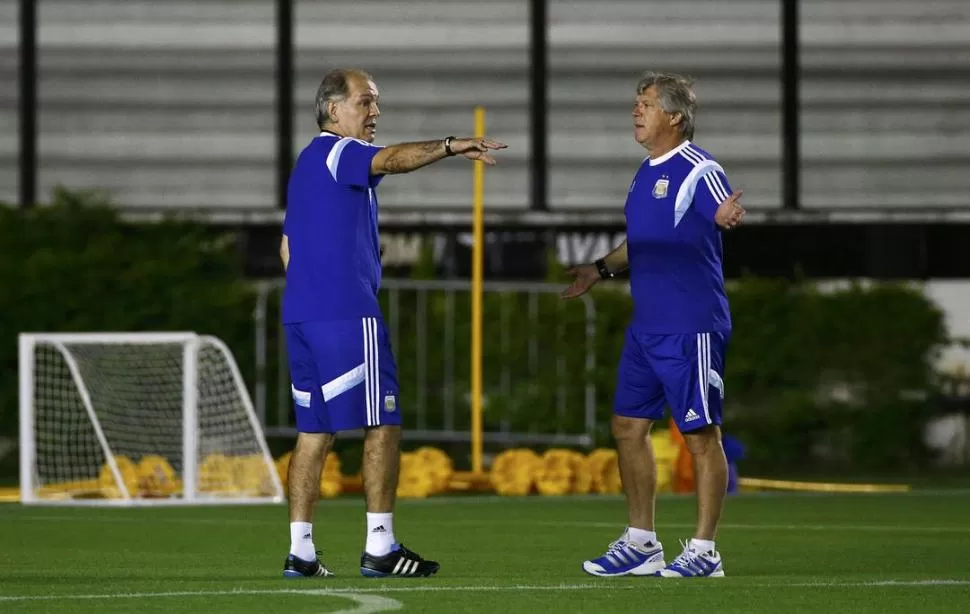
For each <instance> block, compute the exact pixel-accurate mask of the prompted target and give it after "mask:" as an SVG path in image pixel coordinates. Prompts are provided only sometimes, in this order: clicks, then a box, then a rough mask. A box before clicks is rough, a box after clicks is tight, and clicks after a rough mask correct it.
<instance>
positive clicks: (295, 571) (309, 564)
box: [283, 551, 335, 578]
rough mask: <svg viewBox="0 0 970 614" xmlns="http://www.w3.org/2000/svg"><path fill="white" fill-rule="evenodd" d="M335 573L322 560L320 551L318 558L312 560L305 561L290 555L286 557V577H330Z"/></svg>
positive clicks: (284, 569)
mask: <svg viewBox="0 0 970 614" xmlns="http://www.w3.org/2000/svg"><path fill="white" fill-rule="evenodd" d="M333 575H335V574H334V573H333V572H332V571H330V569H329V568H328V567H327V566H326V565H324V564H323V563H321V562H320V552H319V551H318V552H317V558H315V559H314V560H312V561H304V560H303V559H301V558H299V557H297V556H294V555H292V554H291V555H289V556H288V557H286V562H285V563H284V564H283V577H284V578H314V577H328V576H333Z"/></svg>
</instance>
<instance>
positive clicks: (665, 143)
mask: <svg viewBox="0 0 970 614" xmlns="http://www.w3.org/2000/svg"><path fill="white" fill-rule="evenodd" d="M686 140H687V139H686V138H685V137H684V135H682V134H671V135H670V136H669V137H668V138H665V139H662V140H661V141H660V142H659V143H655V144H654V145H652V146H650V147H647V151H648V152H650V159H651V160H656V159H657V158H660V157H663V156H665V155H666V154H668V153H670V152H671V151H673V150H674V149H677V148H678V147H680V146H681V145H682V144H683V143H684V141H686Z"/></svg>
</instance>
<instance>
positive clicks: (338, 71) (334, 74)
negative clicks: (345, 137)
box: [314, 68, 374, 130]
mask: <svg viewBox="0 0 970 614" xmlns="http://www.w3.org/2000/svg"><path fill="white" fill-rule="evenodd" d="M352 77H363V78H364V79H367V80H368V81H373V80H374V78H373V77H371V76H370V75H369V74H367V73H366V72H364V71H362V70H357V69H355V68H335V69H333V70H331V71H330V72H328V73H327V74H326V75H324V77H323V81H321V82H320V87H318V88H317V99H316V104H315V105H314V110H315V111H316V114H317V126H319V127H320V129H321V130H322V129H323V126H324V125H325V124H326V123H327V122H329V121H332V120H333V118H332V117H330V114H329V113H328V112H327V105H328V104H330V102H340V101H341V100H345V99H346V98H347V95H348V94H349V93H350V79H351V78H352Z"/></svg>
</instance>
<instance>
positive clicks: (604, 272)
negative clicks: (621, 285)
mask: <svg viewBox="0 0 970 614" xmlns="http://www.w3.org/2000/svg"><path fill="white" fill-rule="evenodd" d="M593 264H595V265H596V270H597V271H599V274H600V279H613V278H614V277H616V276H615V275H614V274H613V273H611V272H610V268H609V267H608V266H606V258H600V259H599V260H597V261H596V262H594V263H593Z"/></svg>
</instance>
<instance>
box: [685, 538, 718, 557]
mask: <svg viewBox="0 0 970 614" xmlns="http://www.w3.org/2000/svg"><path fill="white" fill-rule="evenodd" d="M690 547H691V548H693V549H694V551H695V552H711V553H713V552H714V541H713V540H710V539H697V538H696V537H694V538H691V540H690Z"/></svg>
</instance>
